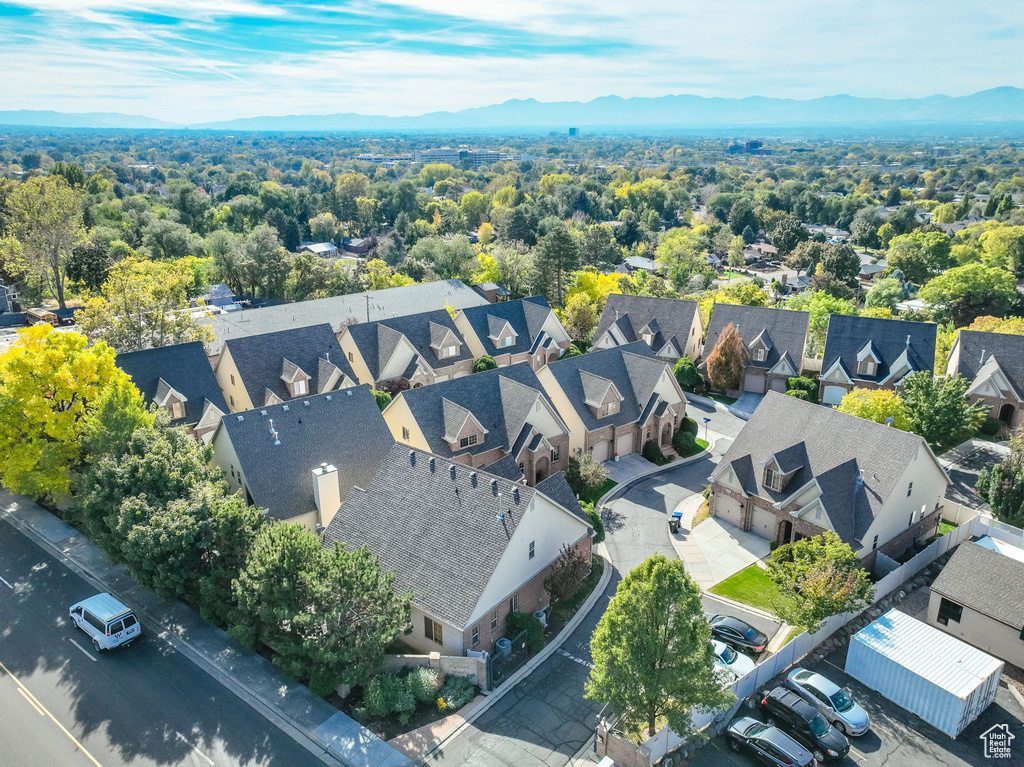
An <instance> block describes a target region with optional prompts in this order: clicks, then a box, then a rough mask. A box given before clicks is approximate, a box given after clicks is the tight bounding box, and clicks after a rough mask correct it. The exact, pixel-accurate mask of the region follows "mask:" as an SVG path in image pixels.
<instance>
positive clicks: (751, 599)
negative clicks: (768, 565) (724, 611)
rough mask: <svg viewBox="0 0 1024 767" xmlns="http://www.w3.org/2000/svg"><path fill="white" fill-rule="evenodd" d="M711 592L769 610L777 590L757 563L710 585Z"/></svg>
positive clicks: (777, 592)
mask: <svg viewBox="0 0 1024 767" xmlns="http://www.w3.org/2000/svg"><path fill="white" fill-rule="evenodd" d="M711 593H712V594H718V595H719V596H721V597H728V598H729V599H735V600H736V601H737V602H742V603H743V604H745V605H750V606H751V607H758V608H760V609H762V610H768V611H771V609H772V603H771V600H772V598H773V597H775V596H778V594H779V590H778V588H776V586H775V584H774V583H772V582H771V581H770V580H768V576H767V575H765V573H764V570H762V569H761V568H760V567H758V566H757V565H751V566H750V567H747V568H746V569H744V570H740V571H739V572H738V573H736V574H735V575H733V576H731V577H729V578H726V579H725V580H724V581H722V582H721V583H719V584H717V585H715V586H712V587H711Z"/></svg>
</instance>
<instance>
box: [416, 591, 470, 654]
mask: <svg viewBox="0 0 1024 767" xmlns="http://www.w3.org/2000/svg"><path fill="white" fill-rule="evenodd" d="M411 614H412V633H410V634H406V635H403V636H402V641H403V642H405V643H406V644H407V645H409V646H411V647H413V648H414V649H416V650H418V651H419V652H420V653H422V654H424V655H427V654H429V653H432V652H438V653H441V655H456V656H457V655H462V654H463V647H462V629H460V628H457V627H455V626H452V625H451V624H449V623H445V622H444V621H442V620H440V619H439V618H438V617H437V616H436V615H434V614H433V613H430V612H428V611H426V610H424V609H423V608H422V607H418V606H417V605H416V603H415V602H413V604H412V610H411ZM424 618H430V619H431V620H432V621H435V622H437V623H440V624H441V639H442V640H443V642H442V644H438V643H437V642H435V641H434V640H433V639H427V637H426V636H425V635H424V629H425V624H424V621H423V619H424Z"/></svg>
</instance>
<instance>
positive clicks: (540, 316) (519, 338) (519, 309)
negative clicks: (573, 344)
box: [462, 296, 568, 356]
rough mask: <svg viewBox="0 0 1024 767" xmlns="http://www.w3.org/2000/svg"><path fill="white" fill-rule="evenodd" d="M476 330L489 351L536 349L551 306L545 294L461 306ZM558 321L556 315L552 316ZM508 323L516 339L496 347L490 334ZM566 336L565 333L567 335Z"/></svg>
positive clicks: (529, 350)
mask: <svg viewBox="0 0 1024 767" xmlns="http://www.w3.org/2000/svg"><path fill="white" fill-rule="evenodd" d="M462 313H463V315H464V316H465V318H466V319H467V320H468V321H469V324H470V326H471V327H472V328H473V332H474V333H476V336H477V338H478V339H480V343H481V344H483V347H484V351H485V352H486V353H487V354H489V355H492V356H493V355H495V354H522V353H524V352H529V353H531V354H532V353H535V352H536V351H537V347H538V345H539V343H543V342H544V341H545V340H546V339H545V338H542V337H541V336H542V335H544V334H542V332H541V330H542V328H543V327H544V323H545V321H547V319H548V318H549V317H552V316H553V312H552V311H551V307H550V306H549V305H548V302H547V299H546V298H544V296H533V297H532V298H520V299H517V300H515V301H502V302H500V303H497V304H487V305H486V306H474V307H470V308H468V309H463V310H462ZM555 321H556V322H557V321H558V320H557V318H556V319H555ZM506 322H507V323H508V324H509V325H510V326H511V328H512V330H513V332H514V333H515V334H516V339H515V343H514V344H512V345H511V346H502V347H500V348H499V347H497V346H495V345H494V342H493V341H491V339H490V337H491V336H497V335H498V333H500V332H501V330H502V328H504V327H505V323H506ZM566 337H567V338H568V335H566Z"/></svg>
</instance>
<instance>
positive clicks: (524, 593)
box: [462, 534, 591, 653]
mask: <svg viewBox="0 0 1024 767" xmlns="http://www.w3.org/2000/svg"><path fill="white" fill-rule="evenodd" d="M590 546H591V544H590V535H589V534H587V535H584V536H583V537H582V538H580V539H579V540H578V541H576V543H574V544H573V545H572V548H573V549H576V550H577V551H582V552H583V554H584V555H585V556H586V557H588V558H590V557H591V551H590ZM553 564H554V563H551V564H549V565H548V566H547V567H545V568H544V569H543V570H541V571H540V572H539V573H537V575H535V576H533V578H531V579H530V580H528V581H527V582H526V583H524V584H523V585H522V586H520V587H519V588H518V589H516V591H514V592H512V593H511V594H508V595H507V596H505V598H504V599H502V600H501V601H500V602H498V603H497V604H496V605H494V606H493V607H492V608H491V609H490V610H488V611H487V612H486V613H484V615H483V617H482V618H480V621H479V622H478V623H477V624H476V625H477V627H478V629H479V631H480V639H479V641H478V642H477V643H476V644H473V627H472V626H469V627H467V628H466V630H465V631H464V632H463V635H462V641H463V647H465V648H466V649H468V650H487V651H488V652H490V653H493V652H494V643H495V642H496V641H497V640H498V639H501V638H502V637H503V636H505V618H506V617H507V616H508V614H509V600H511V598H512V596H513V594H518V595H519V611H520V612H524V613H530V614H532V613H535V612H537V611H538V610H546V609H547V608H548V605H549V600H548V592H547V589H546V588H544V581H545V580H547V577H548V575H550V573H551V569H552V566H553ZM493 612H497V613H498V621H497V625H496V626H495V627H494V628H491V614H492V613H493Z"/></svg>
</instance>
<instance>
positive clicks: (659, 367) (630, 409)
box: [548, 341, 668, 431]
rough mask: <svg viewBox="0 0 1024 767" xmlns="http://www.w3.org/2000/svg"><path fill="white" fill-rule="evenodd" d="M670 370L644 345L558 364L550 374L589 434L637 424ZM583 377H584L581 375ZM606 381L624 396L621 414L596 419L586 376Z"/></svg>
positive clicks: (584, 355)
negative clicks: (662, 377)
mask: <svg viewBox="0 0 1024 767" xmlns="http://www.w3.org/2000/svg"><path fill="white" fill-rule="evenodd" d="M667 367H668V366H667V365H666V363H664V362H662V361H661V360H659V359H657V358H656V357H655V356H654V352H653V351H652V350H651V347H649V346H648V345H647V344H645V343H644V342H643V341H636V342H635V343H631V344H626V345H625V346H618V347H616V348H614V349H603V350H601V351H593V352H589V353H587V354H582V355H580V356H578V357H570V358H569V359H562V360H558V361H557V362H552V363H551V364H550V365H548V370H549V371H550V372H551V374H552V375H553V376H554V377H555V380H556V381H557V382H558V385H559V386H561V387H562V391H563V392H565V396H566V397H568V399H569V402H570V403H571V404H572V406H573V409H575V411H576V414H577V415H578V416H579V417H580V419H581V420H582V421H583V425H584V426H585V427H586V429H587V431H594V430H595V429H600V428H603V427H605V426H611V425H615V426H623V425H625V424H629V423H636V422H638V421H639V420H640V418H641V415H643V413H644V412H645V411H646V410H647V409H648V407H649V406H650V405H651V399H652V396H651V395H652V394H653V392H654V386H655V384H656V383H657V382H658V378H659V377H660V376H661V374H662V373H663V372H664V370H665V369H666V368H667ZM581 373H582V374H583V375H581ZM588 373H589V374H591V375H593V376H597V377H599V378H604V379H607V380H609V381H611V382H612V383H613V384H615V388H616V389H618V390H619V394H620V395H621V396H622V402H621V403H620V406H619V412H617V413H613V414H612V415H609V416H605V417H603V418H596V417H595V416H594V414H593V412H592V411H591V410H590V407H589V406H588V405H587V404H586V401H587V399H588V395H587V392H586V390H585V389H584V381H585V380H587V379H588V376H587V375H586V374H588Z"/></svg>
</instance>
